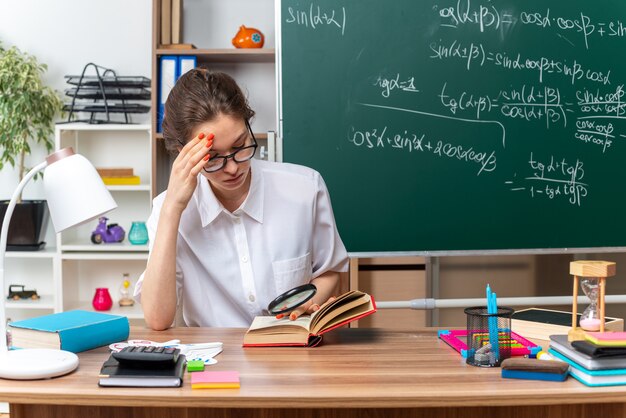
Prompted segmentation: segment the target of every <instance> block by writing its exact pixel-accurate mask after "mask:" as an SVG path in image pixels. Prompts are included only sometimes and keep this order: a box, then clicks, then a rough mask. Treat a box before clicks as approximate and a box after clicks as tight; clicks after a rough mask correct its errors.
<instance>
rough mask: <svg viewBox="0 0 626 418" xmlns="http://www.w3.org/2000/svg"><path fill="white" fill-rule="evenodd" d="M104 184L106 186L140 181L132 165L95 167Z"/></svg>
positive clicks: (125, 184) (135, 183) (133, 183)
mask: <svg viewBox="0 0 626 418" xmlns="http://www.w3.org/2000/svg"><path fill="white" fill-rule="evenodd" d="M97 170H98V174H100V177H102V181H103V182H104V184H106V185H108V186H131V185H138V184H140V183H141V179H140V178H139V176H136V175H135V173H134V170H133V168H132V167H122V168H97Z"/></svg>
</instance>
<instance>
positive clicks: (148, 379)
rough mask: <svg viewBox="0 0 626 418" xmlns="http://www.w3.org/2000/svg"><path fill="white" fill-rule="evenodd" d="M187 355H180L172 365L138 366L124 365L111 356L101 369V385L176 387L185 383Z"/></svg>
mask: <svg viewBox="0 0 626 418" xmlns="http://www.w3.org/2000/svg"><path fill="white" fill-rule="evenodd" d="M185 363H186V360H185V356H184V355H182V354H181V355H179V356H178V361H176V364H175V365H174V366H172V367H165V368H163V367H158V368H136V367H127V366H122V365H120V364H119V363H118V361H117V360H115V359H114V358H113V357H109V359H108V360H107V361H105V362H104V364H103V365H102V369H100V381H99V382H98V384H99V385H100V386H116V387H150V388H175V387H179V386H181V385H182V384H183V376H184V375H185Z"/></svg>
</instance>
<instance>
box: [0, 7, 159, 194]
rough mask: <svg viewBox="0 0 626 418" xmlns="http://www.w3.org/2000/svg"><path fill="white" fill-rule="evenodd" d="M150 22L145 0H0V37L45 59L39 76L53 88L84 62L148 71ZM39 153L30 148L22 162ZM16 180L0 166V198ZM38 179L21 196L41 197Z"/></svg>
mask: <svg viewBox="0 0 626 418" xmlns="http://www.w3.org/2000/svg"><path fill="white" fill-rule="evenodd" d="M151 25H152V1H151V0H132V1H128V0H108V1H84V0H82V1H81V0H54V1H49V0H19V1H11V0H0V42H2V44H3V46H4V47H5V48H7V47H10V46H13V45H15V46H17V47H18V48H20V49H21V50H22V51H24V52H28V53H29V54H32V55H35V56H36V57H37V59H38V60H39V62H41V63H45V64H47V65H48V72H47V73H46V75H45V81H46V83H47V84H48V85H50V86H52V87H53V88H55V89H56V90H58V91H59V92H63V90H64V89H65V88H66V87H67V85H66V83H65V79H64V76H65V75H73V74H80V72H81V71H82V69H83V67H84V66H85V64H87V63H89V62H93V63H95V64H98V65H102V66H104V67H108V68H112V69H113V70H115V71H116V72H117V74H118V75H142V76H146V77H151V59H150V55H151V51H152V50H151V39H152V28H151ZM148 118H149V116H147V115H143V120H148ZM133 120H134V121H138V122H140V121H142V119H139V118H137V119H133ZM45 155H46V153H45V150H42V149H39V150H36V151H34V152H33V155H32V157H31V158H30V159H29V161H27V163H28V164H30V165H31V166H32V165H35V164H36V163H38V162H40V161H41V160H42V159H43V157H44V156H45ZM17 182H18V178H17V173H16V170H12V169H11V167H7V168H5V169H3V170H2V171H0V199H9V198H10V197H11V193H12V191H13V189H14V188H15V187H16V186H17ZM38 183H40V182H36V183H31V184H29V185H28V186H27V187H26V189H25V191H24V197H25V198H26V199H37V198H42V197H43V192H42V189H41V185H40V184H38Z"/></svg>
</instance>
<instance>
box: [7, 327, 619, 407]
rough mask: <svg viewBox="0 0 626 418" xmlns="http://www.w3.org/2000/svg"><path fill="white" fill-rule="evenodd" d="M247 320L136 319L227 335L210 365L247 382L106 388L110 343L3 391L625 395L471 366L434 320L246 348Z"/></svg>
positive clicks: (43, 398)
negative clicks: (236, 325)
mask: <svg viewBox="0 0 626 418" xmlns="http://www.w3.org/2000/svg"><path fill="white" fill-rule="evenodd" d="M243 333H244V330H243V329H215V328H176V329H170V330H167V331H163V332H155V331H150V330H146V329H143V328H132V329H131V338H145V339H150V340H154V341H167V340H170V339H173V338H180V339H181V341H182V342H183V343H194V342H195V343H197V342H209V341H222V342H223V343H224V351H223V352H222V353H221V354H220V355H219V356H218V357H217V359H218V364H216V365H214V366H210V367H209V368H208V369H209V370H238V371H239V372H240V376H241V389H217V390H216V389H213V390H192V389H191V387H190V379H189V378H188V376H186V378H185V382H184V386H183V387H181V388H166V389H154V388H137V389H135V388H132V389H131V388H100V387H98V371H99V370H100V366H101V365H102V362H103V361H104V360H105V359H106V358H107V356H108V349H107V348H105V347H102V348H99V349H96V350H91V351H88V352H84V353H81V354H79V356H80V367H79V368H78V370H76V371H75V372H73V373H71V374H69V375H67V376H64V377H60V378H55V379H51V380H42V381H28V382H20V381H8V380H0V400H2V401H10V402H12V403H15V404H49V405H108V406H146V405H149V406H152V407H161V406H164V407H188V408H189V407H211V408H228V407H232V406H233V405H236V406H237V407H238V408H290V407H299V408H316V407H317V408H342V407H344V408H345V407H346V406H350V407H352V408H354V407H368V408H371V407H374V408H404V407H441V406H446V407H454V406H457V407H466V406H501V405H550V404H554V405H556V404H577V403H605V402H624V399H626V386H622V387H620V386H615V387H606V388H588V387H586V386H583V385H582V384H580V383H579V382H578V381H576V380H574V379H573V378H569V379H568V380H567V381H566V382H563V383H557V382H538V381H530V380H529V381H525V380H517V379H502V378H501V377H500V368H493V369H485V368H477V367H472V366H468V365H466V364H465V363H464V361H463V359H462V358H461V357H460V356H459V355H458V354H457V353H456V352H455V351H453V350H452V349H451V348H450V347H448V346H447V345H446V344H445V343H443V342H441V341H439V340H438V339H437V334H436V331H435V330H432V329H425V330H423V331H420V332H398V331H383V330H375V329H362V328H361V329H341V330H336V331H333V332H331V333H329V334H328V335H327V336H326V337H325V341H324V344H322V345H321V346H319V347H316V348H246V349H244V348H242V347H241V342H242V338H243Z"/></svg>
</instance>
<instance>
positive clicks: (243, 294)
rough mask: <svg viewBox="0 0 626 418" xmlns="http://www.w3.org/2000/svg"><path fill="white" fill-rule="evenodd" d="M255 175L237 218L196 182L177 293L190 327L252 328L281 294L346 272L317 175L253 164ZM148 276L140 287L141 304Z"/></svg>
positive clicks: (152, 224)
mask: <svg viewBox="0 0 626 418" xmlns="http://www.w3.org/2000/svg"><path fill="white" fill-rule="evenodd" d="M251 167H252V168H251V170H252V172H251V174H252V179H251V184H250V192H249V193H248V197H247V198H246V200H245V201H244V203H243V204H242V205H241V207H240V208H238V209H237V210H236V211H234V212H232V213H231V212H229V211H228V210H226V209H225V208H224V207H223V206H222V204H221V203H220V202H219V201H218V200H217V198H216V197H215V195H214V194H213V191H212V189H211V187H210V186H209V183H208V181H207V180H206V178H205V177H203V176H202V174H199V175H198V186H197V187H196V190H195V191H194V194H193V196H192V198H191V200H190V201H189V204H188V205H187V208H186V209H185V210H184V212H183V214H182V217H181V221H180V226H179V228H178V242H177V246H176V251H177V253H176V288H177V298H178V304H179V305H180V304H181V303H182V313H183V319H184V321H185V324H186V325H187V326H201V327H247V326H249V325H250V323H251V322H252V320H253V319H254V317H255V316H257V315H262V314H263V313H264V312H263V311H264V310H265V309H266V307H267V305H268V303H269V302H270V301H272V300H273V299H274V298H275V297H276V296H278V295H279V294H281V293H283V292H285V291H287V290H289V289H291V288H293V287H295V286H298V285H301V284H304V283H308V282H309V281H310V280H311V279H313V278H315V277H318V276H320V275H321V274H323V273H325V272H327V271H347V269H348V254H347V252H346V249H345V247H344V245H343V242H342V241H341V238H340V237H339V233H338V232H337V227H336V225H335V218H334V215H333V210H332V207H331V204H330V196H329V194H328V190H327V189H326V185H325V184H324V180H323V179H322V177H321V176H320V174H319V173H318V172H317V171H315V170H312V169H310V168H308V167H304V166H299V165H294V164H287V163H273V162H267V161H261V160H256V159H253V160H252V165H251ZM166 193H167V191H165V192H163V193H161V194H160V195H159V196H157V197H156V198H155V199H154V202H153V209H152V214H151V215H150V218H149V219H148V221H147V227H148V234H149V237H150V250H152V243H153V242H154V238H155V235H156V228H157V225H158V222H159V214H160V212H161V207H162V205H163V201H164V200H165V194H166ZM144 274H145V272H144ZM144 274H142V275H141V277H140V278H139V281H138V282H137V285H136V286H135V298H136V299H137V300H138V301H141V285H142V282H143V278H144Z"/></svg>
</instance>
